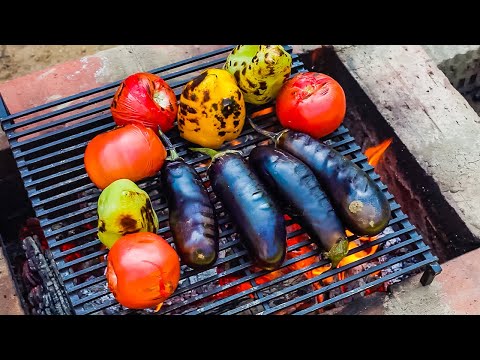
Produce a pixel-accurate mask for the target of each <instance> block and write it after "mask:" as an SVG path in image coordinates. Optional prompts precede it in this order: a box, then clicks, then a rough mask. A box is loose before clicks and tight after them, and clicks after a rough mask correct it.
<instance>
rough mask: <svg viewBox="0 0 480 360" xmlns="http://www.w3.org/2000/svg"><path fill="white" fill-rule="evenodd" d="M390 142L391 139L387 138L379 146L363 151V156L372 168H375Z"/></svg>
mask: <svg viewBox="0 0 480 360" xmlns="http://www.w3.org/2000/svg"><path fill="white" fill-rule="evenodd" d="M392 141H393V138H389V139H387V140H384V141H382V142H381V143H380V144H378V145H375V146H372V147H369V148H368V149H367V150H365V156H366V157H367V160H368V163H369V164H370V165H372V166H377V165H378V162H379V161H380V159H381V158H382V156H383V154H384V152H385V150H387V148H388V147H389V146H390V144H391V143H392Z"/></svg>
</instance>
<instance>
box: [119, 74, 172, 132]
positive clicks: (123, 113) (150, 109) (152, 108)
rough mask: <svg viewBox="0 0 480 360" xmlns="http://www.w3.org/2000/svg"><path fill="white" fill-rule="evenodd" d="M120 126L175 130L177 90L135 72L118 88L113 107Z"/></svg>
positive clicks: (163, 81) (153, 78)
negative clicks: (175, 91) (134, 125)
mask: <svg viewBox="0 0 480 360" xmlns="http://www.w3.org/2000/svg"><path fill="white" fill-rule="evenodd" d="M110 110H111V112H112V116H113V120H114V121H115V123H116V124H117V125H118V126H123V125H127V124H141V125H143V126H146V127H149V128H152V129H153V130H155V131H156V130H157V127H158V126H160V128H161V129H162V131H163V132H165V131H168V130H170V129H172V128H173V126H174V122H175V119H176V117H177V111H178V105H177V98H176V96H175V93H174V91H173V90H172V88H171V87H170V85H168V83H167V82H166V81H165V80H163V79H162V78H161V77H159V76H157V75H154V74H150V73H136V74H133V75H130V76H129V77H127V78H126V79H125V80H124V81H123V82H122V83H121V84H120V86H119V87H118V89H117V91H116V93H115V95H114V96H113V100H112V104H111V106H110Z"/></svg>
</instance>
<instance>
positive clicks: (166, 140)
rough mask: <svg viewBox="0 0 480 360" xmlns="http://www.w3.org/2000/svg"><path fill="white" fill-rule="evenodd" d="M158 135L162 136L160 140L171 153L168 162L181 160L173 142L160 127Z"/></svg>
mask: <svg viewBox="0 0 480 360" xmlns="http://www.w3.org/2000/svg"><path fill="white" fill-rule="evenodd" d="M158 135H160V139H162V140H163V142H164V143H165V144H166V145H167V149H168V151H169V152H170V155H169V157H168V160H171V161H174V160H177V159H180V156H179V155H178V153H177V150H175V148H174V147H173V145H172V142H171V141H170V139H169V138H168V136H167V135H165V134H164V132H163V131H162V129H161V128H160V126H158Z"/></svg>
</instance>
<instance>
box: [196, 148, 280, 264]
mask: <svg viewBox="0 0 480 360" xmlns="http://www.w3.org/2000/svg"><path fill="white" fill-rule="evenodd" d="M193 150H197V151H200V150H202V149H193ZM208 176H209V178H210V183H211V186H212V189H213V191H214V192H215V194H216V195H217V197H218V198H219V199H220V201H221V202H222V204H223V206H224V208H225V209H226V211H227V212H228V213H229V215H230V216H231V218H232V220H233V223H234V224H235V226H236V230H237V231H238V233H239V234H240V236H241V239H242V240H243V241H244V243H245V245H246V248H247V250H248V251H249V254H250V256H251V258H252V260H253V262H254V264H255V265H256V266H258V267H260V268H262V269H264V270H274V269H278V268H279V267H280V266H281V264H282V263H283V261H284V260H285V255H286V250H287V242H286V238H287V234H286V227H285V220H284V218H283V212H282V211H281V209H280V208H279V206H278V204H277V203H276V202H275V201H274V199H273V198H272V197H271V195H270V194H269V193H268V192H267V189H266V188H265V186H264V185H263V183H262V182H261V180H260V179H259V178H258V176H257V175H256V174H255V173H254V172H253V171H252V170H251V168H250V167H249V166H248V163H247V162H246V160H245V159H244V158H243V156H242V155H240V154H239V153H237V152H233V151H228V152H224V153H218V154H217V155H215V156H213V158H212V162H211V164H210V166H209V168H208Z"/></svg>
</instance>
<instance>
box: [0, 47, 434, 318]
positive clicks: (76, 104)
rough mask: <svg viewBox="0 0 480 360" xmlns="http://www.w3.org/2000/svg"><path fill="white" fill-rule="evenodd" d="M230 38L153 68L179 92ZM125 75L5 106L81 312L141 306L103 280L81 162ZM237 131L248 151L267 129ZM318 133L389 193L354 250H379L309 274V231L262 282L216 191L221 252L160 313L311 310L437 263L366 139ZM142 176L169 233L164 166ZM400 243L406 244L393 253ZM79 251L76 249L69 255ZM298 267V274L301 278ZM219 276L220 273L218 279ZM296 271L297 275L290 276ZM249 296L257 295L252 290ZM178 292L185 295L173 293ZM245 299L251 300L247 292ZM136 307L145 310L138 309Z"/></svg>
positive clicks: (268, 123)
mask: <svg viewBox="0 0 480 360" xmlns="http://www.w3.org/2000/svg"><path fill="white" fill-rule="evenodd" d="M232 48H233V46H230V47H226V48H224V49H220V50H217V51H213V52H210V53H208V54H204V55H200V56H197V57H194V58H190V59H185V60H184V61H180V62H177V63H175V64H171V65H168V66H164V67H160V68H158V69H154V70H152V71H150V72H151V73H155V74H158V75H159V76H161V77H162V78H163V79H165V80H166V81H167V82H168V83H169V84H170V86H172V87H173V88H174V91H175V93H176V95H177V98H178V96H179V94H180V92H181V90H182V87H183V86H184V85H185V84H186V83H187V81H189V80H191V79H193V78H194V77H195V76H196V75H197V74H199V72H200V71H202V70H203V69H206V68H209V67H221V66H222V65H223V63H224V61H225V58H226V56H227V54H228V53H229V52H230V51H231V49H232ZM286 49H287V50H288V51H289V52H290V53H292V48H291V47H289V46H286ZM292 58H293V68H292V75H294V74H296V73H298V72H303V71H306V70H305V68H304V66H303V63H302V62H301V60H300V59H299V57H298V55H296V54H293V55H292ZM182 67H185V68H182ZM173 70H174V71H173ZM119 84H120V81H117V82H114V83H111V84H108V85H105V86H102V87H99V88H97V89H92V90H89V91H84V92H81V93H79V94H76V95H74V96H71V97H67V98H64V99H60V100H56V101H53V102H51V103H49V104H45V105H42V106H39V107H36V108H32V109H29V110H26V111H23V112H20V113H16V114H12V115H7V114H8V112H6V111H5V113H4V114H2V113H1V110H2V109H1V106H0V114H1V115H0V118H1V124H2V127H3V129H4V130H5V132H6V134H7V137H8V139H9V142H10V145H11V147H12V150H13V155H14V157H15V160H16V162H17V166H18V168H19V170H20V174H21V177H22V179H23V181H24V185H25V188H26V190H27V193H28V196H29V198H30V200H31V202H32V206H33V208H34V210H35V214H36V216H37V217H38V218H39V220H40V224H41V226H42V228H43V230H44V232H45V236H46V238H47V241H48V244H49V248H50V251H51V256H52V258H53V259H54V261H55V264H56V271H57V272H58V274H59V277H60V280H61V282H62V283H63V285H64V287H65V290H66V293H67V294H68V296H69V301H70V304H71V306H72V309H73V310H74V312H75V313H76V314H93V313H101V312H102V311H104V310H108V311H110V312H112V311H113V313H118V314H124V313H132V312H137V311H134V310H130V309H124V308H121V307H119V305H118V304H117V302H116V301H115V299H114V298H113V296H112V294H111V293H110V292H109V291H108V289H107V287H106V278H105V275H104V272H105V268H106V261H105V257H106V255H107V254H108V250H106V249H104V248H103V247H102V245H101V243H100V241H99V240H98V239H97V236H96V232H97V230H96V225H97V224H96V222H97V220H98V217H97V214H96V203H97V200H98V196H99V195H100V190H98V189H97V188H96V187H95V185H93V184H92V183H91V181H90V180H89V178H88V176H87V175H86V173H85V168H84V164H83V152H84V149H85V147H86V145H87V144H88V141H90V140H91V139H92V138H93V137H94V136H96V135H97V134H99V133H102V132H104V131H107V130H109V129H112V128H113V127H114V123H113V121H112V118H111V114H110V112H109V106H110V101H111V98H112V96H113V94H114V91H111V90H114V89H115V88H116V87H117V86H118V85H119ZM66 103H71V105H69V106H65V107H63V108H61V109H58V108H57V106H58V105H64V104H66ZM0 105H1V103H0ZM271 106H272V104H266V105H262V106H251V105H249V106H248V108H247V112H248V113H249V114H252V113H253V112H256V111H259V110H263V109H266V108H268V107H271ZM255 121H256V122H257V125H258V126H260V127H262V128H265V129H268V130H270V131H277V130H279V129H280V128H281V127H280V125H279V123H278V121H277V119H276V117H275V114H274V112H271V113H269V114H264V115H261V116H259V117H256V118H255ZM167 135H168V136H169V138H170V140H171V141H172V144H173V146H174V147H175V148H176V150H177V152H178V153H179V155H180V156H182V157H183V158H184V159H185V160H186V161H187V162H188V163H190V164H192V165H193V166H194V167H195V169H196V171H197V172H198V173H199V174H200V175H201V177H202V180H203V181H204V182H206V181H208V176H207V174H206V170H207V166H206V165H207V164H208V162H209V157H208V156H206V155H203V154H198V153H196V154H193V153H192V152H190V151H189V150H188V147H189V146H190V145H191V144H189V143H188V142H186V141H185V140H183V139H182V138H181V137H180V136H179V133H178V131H177V130H176V129H173V130H171V131H169V133H168V134H167ZM237 140H238V141H239V142H238V143H236V144H235V145H232V144H226V146H225V148H230V149H238V150H241V151H242V152H243V154H244V156H248V152H249V151H250V150H251V148H252V147H254V146H256V145H257V144H259V143H261V142H265V141H267V140H268V139H267V138H266V137H265V136H263V135H261V134H258V133H257V132H255V131H254V130H253V129H252V128H251V127H250V126H249V125H248V124H246V125H245V127H244V129H243V131H242V133H241V136H240V137H239V138H238V139H237ZM322 140H324V141H326V142H329V143H330V144H331V145H332V146H333V147H334V148H335V149H337V150H338V151H339V152H340V153H342V154H343V155H345V156H347V157H349V158H351V160H352V161H353V162H355V163H356V164H357V165H359V166H360V167H361V168H362V169H364V170H365V171H366V172H367V173H368V174H369V176H370V177H371V178H372V179H373V180H374V181H375V182H376V183H377V184H378V185H379V187H380V189H381V190H382V191H383V192H384V193H385V195H386V196H387V198H388V200H389V204H390V208H391V211H392V219H391V221H390V223H389V228H390V229H392V232H391V233H389V234H384V235H383V236H382V237H380V238H378V239H376V240H374V241H370V242H368V243H364V244H363V245H359V246H357V247H355V248H354V249H352V250H350V252H349V255H353V254H356V253H358V252H359V251H363V250H367V249H371V248H372V247H373V246H378V247H379V250H378V251H377V252H375V253H374V254H371V255H369V256H366V257H363V258H361V259H359V260H357V261H355V262H353V263H350V264H348V265H344V266H342V267H341V268H338V269H330V270H328V271H325V272H323V273H321V274H320V275H317V276H315V277H310V278H307V277H306V274H307V273H308V272H309V271H311V270H314V269H318V268H320V267H322V266H325V265H326V264H327V261H325V260H322V259H318V261H315V262H313V263H311V264H309V265H305V266H303V265H302V264H303V261H305V260H309V259H313V257H315V259H316V258H317V257H318V256H319V251H318V250H316V249H315V248H314V247H311V240H310V239H309V238H308V237H307V238H306V239H303V240H301V241H298V242H296V243H293V244H290V245H289V246H288V252H289V254H294V253H295V254H296V252H298V251H302V253H301V254H299V255H298V256H295V257H292V258H288V259H287V260H286V261H285V262H284V264H282V267H281V268H280V271H281V272H280V273H279V276H277V277H274V278H273V279H269V280H268V281H266V282H264V283H261V284H258V283H257V281H258V280H259V279H262V277H264V276H265V275H267V274H269V272H267V271H255V270H254V269H252V265H253V264H252V261H251V260H250V258H249V255H248V252H247V250H246V248H245V247H244V245H243V242H242V241H241V239H239V238H238V235H237V233H236V227H235V225H234V224H232V223H231V219H230V216H229V215H228V214H226V213H224V211H223V207H222V204H221V203H220V202H218V201H217V202H216V210H217V212H218V214H221V213H224V215H223V216H222V217H221V218H219V219H218V224H219V230H220V238H221V243H220V250H221V252H222V253H223V255H222V256H221V257H219V259H218V260H217V262H216V264H214V266H213V267H212V270H211V271H210V272H209V271H208V270H207V271H201V270H193V269H188V268H186V267H185V266H182V275H181V284H180V285H179V287H178V288H177V290H176V292H175V293H174V294H173V295H172V296H171V298H170V299H169V300H171V301H172V303H171V304H170V305H165V304H164V306H163V307H162V309H161V310H160V312H159V314H176V313H182V314H210V313H218V314H227V315H228V314H239V313H244V312H245V311H250V312H252V311H253V312H254V313H257V314H270V313H276V312H278V311H284V310H285V309H288V308H289V307H290V306H294V305H298V304H301V303H303V302H305V304H306V307H304V308H302V309H301V310H300V311H296V312H295V311H294V313H297V314H303V313H311V312H314V311H316V310H319V309H322V308H326V307H328V306H331V305H334V304H336V303H338V302H341V301H342V300H343V299H346V298H348V297H351V296H353V295H355V294H358V293H361V292H362V291H364V290H366V289H368V288H371V287H374V286H376V285H378V284H381V283H383V282H385V281H389V280H391V279H393V278H395V277H400V276H403V275H406V274H409V273H412V272H415V271H417V272H418V271H420V270H421V269H423V268H424V267H425V266H426V265H428V266H433V267H434V266H436V265H438V264H436V261H437V260H438V259H437V258H436V257H435V256H433V255H432V254H431V252H430V249H429V248H428V247H427V246H426V245H425V244H424V243H423V240H422V238H421V237H420V236H419V235H418V234H417V233H416V231H415V228H414V227H413V226H412V225H411V224H410V222H409V221H408V216H407V215H406V214H404V213H403V212H402V211H401V209H400V206H399V205H398V204H397V203H396V202H395V200H394V198H393V196H392V195H391V194H390V193H388V190H387V187H386V186H385V185H384V184H383V183H381V181H380V177H379V175H378V174H376V173H375V172H374V169H373V167H372V166H370V165H369V164H368V162H367V159H366V157H365V156H364V155H363V154H362V153H361V149H360V147H359V146H358V145H357V144H356V143H355V141H354V139H353V138H352V137H351V136H350V134H349V133H348V129H347V128H345V127H344V126H341V127H340V128H339V129H337V131H335V132H334V133H333V134H330V135H329V136H327V137H326V138H324V139H322ZM138 185H139V186H140V188H142V189H144V190H145V191H146V192H147V193H149V195H150V198H151V200H152V204H153V205H154V210H155V211H156V212H157V215H158V218H159V222H160V229H159V231H158V234H160V235H162V236H163V237H164V238H165V239H166V240H167V241H169V242H170V243H172V239H171V235H170V228H169V225H168V208H167V204H166V199H165V195H164V194H163V192H162V187H161V181H160V177H159V174H158V175H156V176H154V177H152V178H149V179H144V180H142V181H140V182H138ZM208 191H209V192H210V193H211V191H212V190H211V188H208ZM211 195H212V198H213V199H214V200H215V194H213V193H211ZM291 224H293V221H291V220H290V221H287V226H290V225H291ZM304 234H305V232H304V230H303V229H301V228H300V229H298V230H295V231H290V232H289V233H288V239H295V238H296V237H297V236H303V235H304ZM356 238H357V237H355V236H352V237H350V238H349V240H350V241H355V239H356ZM395 239H398V240H396V241H397V243H395V244H394V245H393V246H388V247H386V245H385V244H387V242H389V241H393V240H395ZM64 245H68V247H67V248H64V247H63V246H64ZM399 250H401V251H402V252H401V253H397V252H398V251H399ZM74 255H75V258H74V259H70V258H69V256H74ZM76 255H79V256H76ZM381 256H390V258H389V259H388V260H387V261H385V262H383V263H379V259H380V257H381ZM409 259H415V261H416V262H414V263H413V265H412V264H410V263H406V265H405V266H403V267H402V268H401V269H400V270H399V271H395V272H393V273H391V274H387V275H385V276H380V277H379V278H378V279H375V280H374V281H370V282H367V283H365V284H359V285H358V286H355V287H354V288H353V290H350V291H348V292H345V293H341V294H337V295H335V296H331V297H330V298H329V299H327V300H325V301H322V302H320V303H314V304H310V303H308V301H310V302H311V301H312V299H315V297H316V296H317V295H321V294H327V293H329V292H330V291H332V290H335V289H340V288H341V287H342V286H343V285H345V284H354V285H355V284H356V283H355V281H357V280H359V279H363V278H366V277H368V276H369V275H371V274H373V273H375V272H377V271H379V270H381V269H386V268H389V267H391V266H392V265H395V264H396V265H399V264H402V263H403V262H404V261H407V260H408V261H410V260H409ZM370 262H377V263H375V264H374V265H373V266H371V267H370V268H368V269H367V270H362V271H360V272H358V273H357V274H355V275H353V276H348V277H346V278H345V279H343V280H341V281H334V282H333V283H332V284H330V285H327V286H323V287H321V288H320V289H317V290H315V291H309V292H308V293H307V294H302V293H298V291H300V290H301V289H304V288H306V287H308V286H312V284H317V283H318V282H319V281H322V280H324V279H326V278H330V277H332V276H336V275H338V274H340V273H345V272H346V271H348V270H350V269H352V268H355V267H357V266H361V265H365V264H369V263H370ZM437 270H438V269H437ZM212 271H213V272H212ZM282 271H283V272H282ZM433 274H435V272H433ZM299 276H301V277H302V279H300V281H298V278H299ZM427 280H429V279H427ZM221 281H223V282H224V283H222V284H221V283H220V282H221ZM292 281H297V282H296V283H293V282H292ZM289 282H292V283H289ZM242 284H249V288H248V289H244V290H241V291H237V290H236V288H237V287H238V286H240V285H242ZM228 291H234V293H233V294H229V293H227V295H225V296H223V295H222V294H226V292H228ZM193 292H196V293H197V295H195V296H193V297H192V296H190V297H189V294H192V293H193ZM292 294H293V295H292ZM249 296H252V297H253V298H252V299H249V298H248V297H249ZM286 296H290V298H285V299H284V297H286ZM179 297H185V298H184V299H183V300H181V301H177V302H174V300H175V299H177V298H179ZM246 299H247V300H249V301H248V302H245V301H246ZM283 299H284V300H283ZM278 301H281V303H278ZM138 312H140V313H142V311H138Z"/></svg>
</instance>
